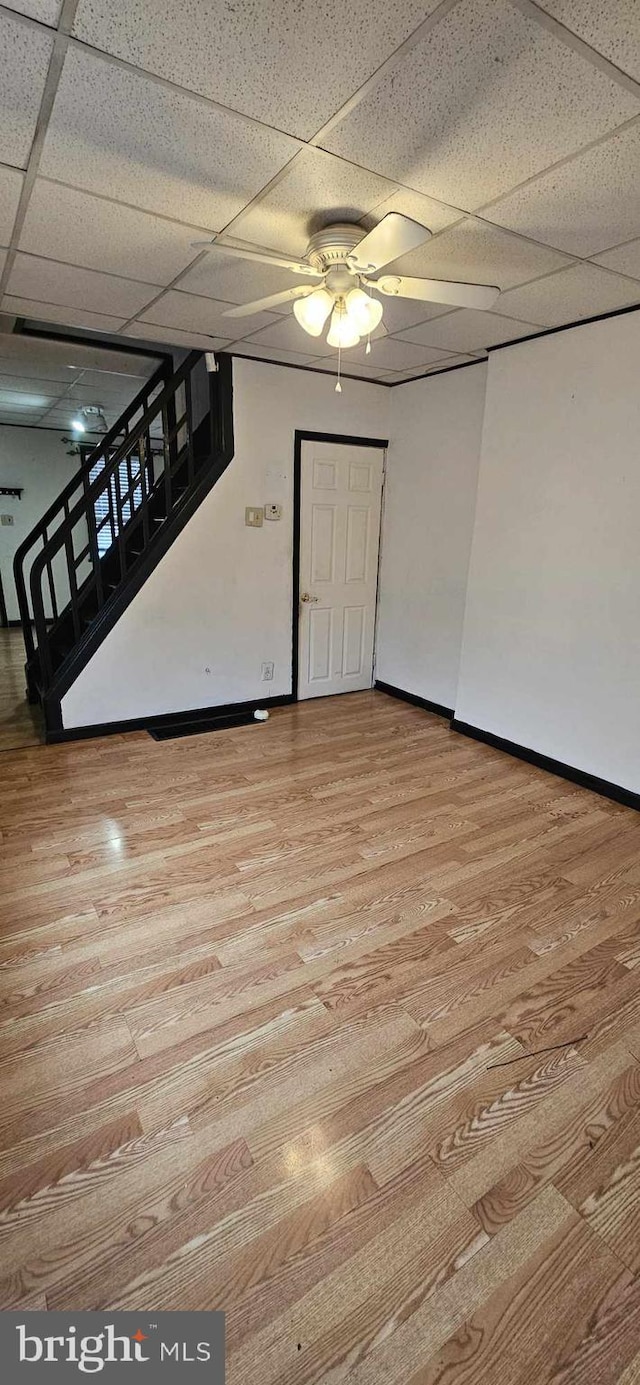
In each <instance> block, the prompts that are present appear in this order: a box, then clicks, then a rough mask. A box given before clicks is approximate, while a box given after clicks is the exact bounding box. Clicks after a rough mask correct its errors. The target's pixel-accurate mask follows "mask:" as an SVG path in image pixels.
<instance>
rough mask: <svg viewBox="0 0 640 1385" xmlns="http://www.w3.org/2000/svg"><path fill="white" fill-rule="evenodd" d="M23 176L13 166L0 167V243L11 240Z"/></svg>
mask: <svg viewBox="0 0 640 1385" xmlns="http://www.w3.org/2000/svg"><path fill="white" fill-rule="evenodd" d="M22 183H23V177H22V174H21V173H18V171H17V169H15V168H0V245H8V244H9V242H10V240H11V233H12V231H13V223H14V221H15V219H16V212H17V210H18V202H19V201H20V193H21V192H22Z"/></svg>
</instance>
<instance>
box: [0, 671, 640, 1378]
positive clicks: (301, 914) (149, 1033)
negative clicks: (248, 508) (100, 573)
mask: <svg viewBox="0 0 640 1385" xmlns="http://www.w3.org/2000/svg"><path fill="white" fill-rule="evenodd" d="M0 758H1V769H2V778H1V782H0V829H1V839H0V877H1V878H0V886H1V888H2V905H1V909H2V920H3V922H2V930H1V934H0V1007H1V1008H0V1053H1V1059H0V1262H1V1270H0V1275H1V1283H0V1302H1V1303H2V1305H3V1306H5V1307H16V1308H20V1309H23V1308H28V1307H33V1306H38V1305H39V1306H45V1305H46V1306H47V1307H48V1308H49V1309H76V1310H78V1309H81V1308H104V1309H107V1308H110V1309H115V1308H131V1309H137V1310H145V1311H151V1310H153V1309H176V1308H213V1307H221V1308H224V1309H225V1310H226V1313H227V1342H228V1379H229V1382H230V1385H258V1382H260V1385H276V1383H277V1385H302V1382H311V1381H322V1382H331V1385H334V1382H338V1381H342V1380H349V1381H353V1382H358V1385H389V1382H391V1383H392V1385H435V1382H442V1383H443V1385H462V1382H464V1383H465V1385H467V1383H468V1385H471V1382H473V1385H478V1382H480V1383H481V1385H488V1383H489V1382H491V1383H493V1382H495V1385H510V1382H526V1385H547V1383H548V1385H551V1382H554V1385H587V1382H588V1385H602V1383H603V1382H607V1385H608V1382H621V1385H622V1382H623V1383H624V1385H632V1382H637V1381H638V1380H639V1379H640V1281H639V1279H638V1277H637V1276H638V1271H639V1269H640V1063H639V1060H640V927H639V922H638V920H639V919H640V816H639V815H638V814H636V813H634V812H633V811H632V810H630V809H626V808H622V807H619V806H617V805H615V804H613V803H610V802H608V801H606V800H604V799H601V798H598V797H596V796H594V795H592V794H591V793H589V792H587V791H585V790H582V789H579V788H576V787H575V786H574V785H571V784H568V783H565V782H563V781H562V780H559V779H555V778H552V777H551V776H549V775H547V774H545V773H543V772H541V771H538V770H536V769H533V768H531V767H530V766H528V765H524V764H521V763H519V762H517V761H515V760H512V759H510V758H508V757H507V756H505V755H503V754H501V753H499V752H498V751H495V750H493V749H491V748H489V747H487V746H483V745H478V744H476V743H474V742H472V741H470V740H466V739H464V738H462V737H459V736H458V735H456V734H455V733H453V732H451V731H450V730H449V728H448V726H447V724H446V723H445V722H444V721H442V720H440V719H438V718H436V717H433V716H430V715H428V714H426V713H424V712H421V711H419V710H417V709H416V708H413V707H410V706H407V705H405V704H403V703H400V702H395V701H392V700H391V699H389V698H387V697H385V696H384V695H383V694H380V693H361V694H354V695H351V696H348V697H344V698H341V699H340V698H338V699H327V700H322V701H318V702H307V703H303V704H301V705H299V706H298V707H295V708H283V709H281V710H279V711H278V712H274V713H273V714H272V717H271V720H270V721H269V722H268V723H267V724H265V725H260V726H259V725H256V726H250V727H242V728H238V729H235V730H231V731H227V732H223V733H216V734H213V735H207V736H198V737H193V738H187V739H183V740H174V741H165V742H160V743H155V742H154V741H152V740H151V739H150V738H148V737H147V736H146V735H144V734H138V733H136V734H134V735H129V736H122V737H114V738H111V739H104V740H102V741H85V742H80V743H76V744H74V745H65V746H57V747H49V748H34V749H25V750H21V751H16V752H8V753H6V754H4V755H3V756H2V757H0ZM634 1362H635V1364H634Z"/></svg>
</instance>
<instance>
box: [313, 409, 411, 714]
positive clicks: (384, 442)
mask: <svg viewBox="0 0 640 1385" xmlns="http://www.w3.org/2000/svg"><path fill="white" fill-rule="evenodd" d="M303 442H328V443H339V444H344V445H345V446H347V447H378V448H380V450H381V451H386V449H387V448H388V446H389V439H388V438H361V437H357V438H356V437H352V435H351V434H350V433H316V432H313V431H311V432H310V431H309V430H308V429H306V428H296V430H295V433H294V444H293V591H292V603H291V605H292V610H291V700H292V701H293V702H298V701H299V698H298V655H299V650H298V643H299V621H300V614H299V601H298V590H299V587H300V501H301V496H302V444H303ZM383 485H384V481H383ZM382 514H383V510H382V509H381V511H380V532H381V533H382ZM379 545H380V538H378V572H379V571H380V547H379ZM377 614H378V582H377V581H376V622H377ZM374 658H375V646H374Z"/></svg>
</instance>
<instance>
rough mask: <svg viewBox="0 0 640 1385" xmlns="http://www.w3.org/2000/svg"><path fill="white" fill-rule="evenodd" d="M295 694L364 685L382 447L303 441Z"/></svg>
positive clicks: (367, 682)
mask: <svg viewBox="0 0 640 1385" xmlns="http://www.w3.org/2000/svg"><path fill="white" fill-rule="evenodd" d="M301 472H302V474H301V485H300V590H299V592H298V611H299V634H298V697H300V698H305V697H328V696H329V695H330V694H333V693H342V692H355V691H356V690H357V689H359V688H370V687H371V685H372V682H373V638H374V633H375V618H376V591H377V583H378V548H379V543H380V505H381V499H382V478H383V473H384V452H383V451H382V449H381V448H378V447H351V446H348V445H347V444H346V443H329V442H303V444H302V454H301Z"/></svg>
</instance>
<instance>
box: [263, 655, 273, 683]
mask: <svg viewBox="0 0 640 1385" xmlns="http://www.w3.org/2000/svg"><path fill="white" fill-rule="evenodd" d="M262 681H263V683H271V682H273V663H272V661H271V660H269V661H268V663H266V664H263V665H262Z"/></svg>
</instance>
